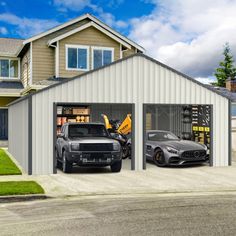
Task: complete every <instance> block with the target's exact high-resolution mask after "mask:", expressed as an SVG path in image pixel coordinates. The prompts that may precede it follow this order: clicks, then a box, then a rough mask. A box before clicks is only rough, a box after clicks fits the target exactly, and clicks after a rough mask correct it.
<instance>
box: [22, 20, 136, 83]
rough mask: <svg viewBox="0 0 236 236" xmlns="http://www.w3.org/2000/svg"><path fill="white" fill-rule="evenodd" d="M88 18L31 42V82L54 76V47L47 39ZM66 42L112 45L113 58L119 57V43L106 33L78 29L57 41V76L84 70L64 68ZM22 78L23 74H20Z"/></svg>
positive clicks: (90, 67) (93, 29)
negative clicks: (49, 45)
mask: <svg viewBox="0 0 236 236" xmlns="http://www.w3.org/2000/svg"><path fill="white" fill-rule="evenodd" d="M89 21H90V20H89V19H85V20H83V21H81V22H77V23H75V24H73V25H70V26H68V27H65V28H63V29H61V30H59V31H57V32H54V33H52V34H49V35H46V36H44V37H42V38H40V39H38V40H35V41H33V42H32V80H33V84H34V83H36V82H38V81H41V80H45V79H48V78H50V77H52V76H55V74H56V71H55V63H56V59H55V50H56V49H55V48H53V47H48V45H47V43H48V41H49V40H51V39H53V38H55V37H57V36H59V35H62V34H64V33H66V32H69V31H71V30H73V29H75V28H77V27H79V26H81V25H84V24H86V23H88V22H89ZM66 44H77V45H86V46H100V47H112V48H114V60H118V59H120V56H121V53H120V44H119V43H118V42H116V41H115V40H113V39H111V38H110V37H108V36H107V35H106V34H104V33H102V32H100V31H99V30H97V29H95V28H94V27H92V26H91V27H89V28H87V29H85V30H83V31H80V32H78V33H76V34H74V35H71V36H69V37H67V38H65V39H62V40H61V41H59V77H65V78H69V77H73V76H76V75H79V74H81V73H84V71H72V70H66V54H65V51H66V50H65V45H66ZM135 52H136V49H135V48H134V47H132V48H131V50H126V51H124V52H123V54H122V57H126V56H129V55H131V54H133V53H135ZM89 55H90V58H89V59H90V60H89V69H92V66H91V55H92V51H91V47H90V49H89ZM25 74H26V73H25ZM22 79H23V75H22ZM23 81H24V84H27V82H26V77H25V75H24V79H23Z"/></svg>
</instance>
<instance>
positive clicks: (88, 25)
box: [48, 21, 131, 49]
mask: <svg viewBox="0 0 236 236" xmlns="http://www.w3.org/2000/svg"><path fill="white" fill-rule="evenodd" d="M91 26H92V27H94V28H96V29H98V30H99V31H101V32H102V33H104V34H106V35H107V36H109V37H110V38H112V39H114V40H115V41H117V42H119V43H120V44H122V45H123V46H125V47H126V48H128V49H131V46H130V45H129V44H128V43H126V42H125V41H124V40H122V39H120V38H118V37H117V36H116V35H114V34H112V33H110V32H109V31H107V30H105V29H104V28H102V27H101V26H99V25H98V24H97V23H95V22H93V21H90V22H88V23H86V24H84V25H82V26H80V27H78V28H76V29H73V30H71V31H69V32H66V33H64V34H62V35H59V36H57V37H56V38H54V39H51V40H49V41H48V45H49V46H50V45H52V44H53V43H55V42H57V41H60V40H62V39H64V38H66V37H69V36H70V35H73V34H75V33H78V32H80V31H82V30H84V29H87V28H88V27H91Z"/></svg>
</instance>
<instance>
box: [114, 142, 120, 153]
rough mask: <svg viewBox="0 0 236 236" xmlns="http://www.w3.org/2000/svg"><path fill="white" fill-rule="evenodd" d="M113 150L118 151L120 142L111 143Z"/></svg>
mask: <svg viewBox="0 0 236 236" xmlns="http://www.w3.org/2000/svg"><path fill="white" fill-rule="evenodd" d="M113 150H114V151H120V144H119V143H113Z"/></svg>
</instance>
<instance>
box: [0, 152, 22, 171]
mask: <svg viewBox="0 0 236 236" xmlns="http://www.w3.org/2000/svg"><path fill="white" fill-rule="evenodd" d="M0 175H21V171H20V170H19V168H18V167H17V166H16V165H15V163H14V162H13V161H12V160H11V159H10V157H9V156H8V155H7V154H6V152H5V151H4V150H3V149H0Z"/></svg>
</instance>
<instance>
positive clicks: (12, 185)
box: [0, 181, 44, 196]
mask: <svg viewBox="0 0 236 236" xmlns="http://www.w3.org/2000/svg"><path fill="white" fill-rule="evenodd" d="M43 193H44V190H43V188H42V187H41V186H40V185H39V184H38V183H36V182H35V181H7V182H0V196H6V195H23V194H43Z"/></svg>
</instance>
